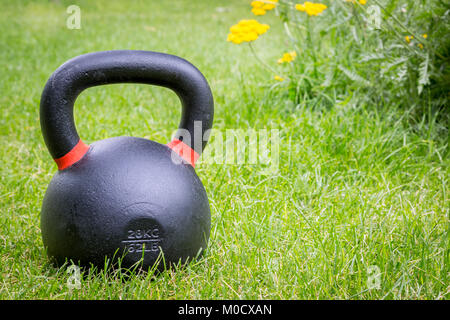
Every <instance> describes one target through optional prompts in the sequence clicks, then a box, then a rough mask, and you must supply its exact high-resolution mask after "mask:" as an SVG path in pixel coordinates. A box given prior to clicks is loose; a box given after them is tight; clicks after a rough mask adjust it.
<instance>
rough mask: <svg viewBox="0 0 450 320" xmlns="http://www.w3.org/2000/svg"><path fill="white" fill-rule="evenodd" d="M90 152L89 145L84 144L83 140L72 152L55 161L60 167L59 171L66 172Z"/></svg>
mask: <svg viewBox="0 0 450 320" xmlns="http://www.w3.org/2000/svg"><path fill="white" fill-rule="evenodd" d="M88 150H89V146H88V145H87V144H84V142H83V141H81V140H80V141H78V143H77V144H76V146H75V147H73V149H72V150H70V151H69V152H67V153H66V154H65V155H64V156H62V157H61V158H58V159H54V160H55V162H56V164H57V165H58V169H59V170H64V169H66V168H68V167H70V166H71V165H73V164H74V163H75V162H78V161H79V160H80V159H81V158H83V156H84V155H85V154H86V152H87V151H88Z"/></svg>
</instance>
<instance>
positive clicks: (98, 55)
mask: <svg viewBox="0 0 450 320" xmlns="http://www.w3.org/2000/svg"><path fill="white" fill-rule="evenodd" d="M114 83H143V84H151V85H158V86H162V87H166V88H169V89H172V90H173V91H174V92H175V93H176V94H177V95H178V97H179V98H180V100H181V103H182V116H181V121H180V124H179V129H178V131H177V133H176V138H175V139H174V140H173V141H172V142H171V144H169V146H170V147H173V146H174V145H176V144H177V143H179V142H180V141H183V139H184V136H185V135H186V130H187V131H188V132H189V134H190V144H191V145H188V148H189V147H190V148H191V149H193V150H192V151H194V153H196V154H197V155H196V156H197V157H198V156H199V155H200V154H201V153H202V151H203V149H204V148H205V146H206V143H207V138H208V137H206V135H205V134H204V133H205V131H206V130H208V129H210V128H211V127H212V122H213V116H214V102H213V96H212V93H211V89H210V87H209V85H208V82H207V81H206V79H205V78H204V76H203V75H202V74H201V73H200V71H199V70H198V69H197V68H196V67H194V66H193V65H192V64H191V63H189V62H188V61H186V60H184V59H182V58H179V57H177V56H173V55H169V54H164V53H158V52H151V51H135V50H117V51H102V52H94V53H88V54H84V55H81V56H78V57H76V58H73V59H71V60H69V61H67V62H66V63H64V64H63V65H61V66H60V67H59V68H58V69H57V70H56V71H55V72H54V73H53V74H52V76H51V77H50V78H49V80H48V81H47V84H46V85H45V88H44V91H43V93H42V97H41V104H40V121H41V128H42V134H43V136H44V141H45V143H46V145H47V148H48V150H49V152H50V154H51V155H52V157H53V158H54V159H55V161H56V162H57V163H58V167H59V168H60V169H62V168H64V166H65V167H67V164H68V163H70V162H74V159H75V160H76V159H77V157H78V158H80V154H83V155H84V153H86V152H87V150H88V148H89V147H88V146H86V145H84V144H83V142H82V141H81V140H80V137H79V135H78V133H77V130H76V128H75V121H74V117H73V107H74V103H75V100H76V98H77V97H78V95H79V94H80V93H81V92H82V91H83V90H85V89H87V88H90V87H94V86H99V85H106V84H114ZM197 121H201V122H200V123H199V122H197ZM194 124H196V126H198V125H199V124H201V137H195V134H196V135H198V134H200V130H199V129H196V130H194ZM203 139H205V140H203ZM174 141H175V142H176V143H174ZM197 141H198V142H201V143H194V142H197ZM184 146H185V145H184ZM83 152H84V153H83ZM68 158H69V162H67V161H66V162H65V164H63V165H61V166H60V163H59V162H58V160H61V159H63V160H64V159H65V160H67V159H68Z"/></svg>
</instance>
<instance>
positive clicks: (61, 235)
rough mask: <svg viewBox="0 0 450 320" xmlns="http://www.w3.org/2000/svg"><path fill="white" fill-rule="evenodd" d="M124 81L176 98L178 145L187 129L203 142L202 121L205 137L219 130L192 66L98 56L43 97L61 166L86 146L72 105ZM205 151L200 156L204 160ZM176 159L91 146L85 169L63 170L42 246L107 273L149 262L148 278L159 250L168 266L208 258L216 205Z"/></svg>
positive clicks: (76, 65) (143, 143)
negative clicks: (108, 263)
mask: <svg viewBox="0 0 450 320" xmlns="http://www.w3.org/2000/svg"><path fill="white" fill-rule="evenodd" d="M121 82H136V83H147V84H155V85H160V86H164V87H168V88H170V89H172V90H174V91H175V92H176V93H177V95H178V96H179V97H180V100H181V102H182V107H183V111H182V119H181V122H180V126H179V129H181V130H179V132H180V136H177V137H178V138H180V137H181V139H183V138H182V135H183V134H184V132H185V131H183V129H184V130H187V131H188V132H189V133H190V134H191V137H194V134H199V132H196V131H195V130H194V121H202V132H201V134H202V135H203V134H204V132H205V131H206V130H207V129H209V128H211V126H212V120H213V99H212V94H211V91H210V88H209V86H208V83H207V82H206V80H205V78H204V77H203V75H202V74H201V73H200V72H199V71H198V70H197V69H196V68H195V67H194V66H193V65H191V64H190V63H189V62H187V61H186V60H183V59H181V58H178V57H175V56H171V55H166V54H162V53H155V52H148V51H105V52H97V53H91V54H87V55H83V56H80V57H77V58H75V59H72V60H70V61H68V62H66V63H65V64H63V65H62V66H61V67H60V68H58V69H57V70H56V71H55V73H54V74H53V75H52V76H51V77H50V79H49V80H48V82H47V85H46V86H45V89H44V92H43V94H42V98H41V126H42V132H43V136H44V140H45V142H46V144H47V147H48V149H49V151H50V153H51V155H52V156H53V157H54V158H58V157H61V156H64V155H65V154H66V153H67V152H69V151H70V150H71V149H72V148H73V147H74V146H75V145H76V144H77V143H78V141H79V136H78V133H77V131H76V129H75V124H74V119H73V104H74V102H75V99H76V98H77V96H78V95H79V94H80V93H81V92H82V90H84V89H86V88H88V87H92V86H96V85H102V84H110V83H121ZM205 145H206V141H203V143H202V144H200V146H195V145H194V146H193V149H195V151H196V152H197V153H199V154H200V153H201V152H202V150H203V148H204V147H205ZM172 157H174V158H177V157H178V155H177V154H175V153H174V152H173V151H172V150H171V149H170V148H169V147H167V146H166V145H162V144H159V143H157V142H153V141H150V140H146V139H142V138H134V137H115V138H110V139H106V140H101V141H97V142H94V143H92V144H91V145H90V148H89V151H88V152H87V153H86V154H85V155H84V157H83V158H82V159H81V160H79V161H78V162H76V163H75V164H73V165H72V166H70V167H69V168H67V169H64V170H60V171H58V172H57V173H56V174H55V176H54V177H53V179H52V181H51V183H50V185H49V187H48V189H47V192H46V194H45V197H44V200H43V204H42V212H41V230H42V238H43V243H44V246H45V247H46V249H47V253H48V255H49V256H50V257H51V258H52V260H53V261H55V262H56V263H57V264H58V265H61V264H63V263H64V262H65V261H69V260H72V261H73V262H75V263H79V264H81V265H86V266H89V265H90V264H91V263H92V264H94V265H95V266H98V267H100V268H102V267H103V265H104V262H105V258H109V259H116V258H123V260H122V266H124V267H129V266H131V265H133V264H135V263H136V262H137V261H139V260H140V259H141V258H143V261H142V262H143V264H142V267H143V268H144V269H147V268H149V267H151V266H153V264H154V263H155V261H156V259H157V257H158V255H160V253H161V250H162V253H163V255H164V260H165V263H166V265H169V264H171V263H177V262H179V261H182V262H184V261H186V260H188V259H189V258H195V257H196V256H198V255H199V254H200V253H202V252H203V251H204V250H205V249H206V247H207V243H208V239H209V234H210V219H211V216H210V208H209V202H208V198H207V195H206V192H205V189H204V187H203V185H202V183H201V181H200V179H199V178H198V176H197V175H196V173H195V170H194V168H193V167H192V166H191V165H189V164H186V163H184V162H182V161H176V162H174V161H172ZM178 160H181V158H178ZM160 268H161V265H160Z"/></svg>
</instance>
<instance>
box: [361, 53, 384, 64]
mask: <svg viewBox="0 0 450 320" xmlns="http://www.w3.org/2000/svg"><path fill="white" fill-rule="evenodd" d="M385 58H386V57H385V56H384V54H382V53H369V54H366V55H363V56H362V58H361V62H369V61H374V60H384V59H385Z"/></svg>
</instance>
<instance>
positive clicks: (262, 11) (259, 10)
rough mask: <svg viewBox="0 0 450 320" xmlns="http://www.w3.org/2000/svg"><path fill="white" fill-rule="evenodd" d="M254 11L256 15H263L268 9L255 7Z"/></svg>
mask: <svg viewBox="0 0 450 320" xmlns="http://www.w3.org/2000/svg"><path fill="white" fill-rule="evenodd" d="M252 12H253V14H254V15H255V16H263V15H265V14H266V10H264V9H263V8H253V9H252Z"/></svg>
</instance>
